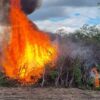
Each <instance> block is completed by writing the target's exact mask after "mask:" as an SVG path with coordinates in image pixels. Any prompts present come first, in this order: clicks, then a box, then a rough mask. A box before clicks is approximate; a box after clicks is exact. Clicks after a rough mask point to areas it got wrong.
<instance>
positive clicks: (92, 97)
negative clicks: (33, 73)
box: [0, 87, 100, 100]
mask: <svg viewBox="0 0 100 100" xmlns="http://www.w3.org/2000/svg"><path fill="white" fill-rule="evenodd" d="M0 100H100V91H89V90H80V89H74V88H70V89H67V88H60V89H59V88H26V87H23V88H4V87H1V88H0Z"/></svg>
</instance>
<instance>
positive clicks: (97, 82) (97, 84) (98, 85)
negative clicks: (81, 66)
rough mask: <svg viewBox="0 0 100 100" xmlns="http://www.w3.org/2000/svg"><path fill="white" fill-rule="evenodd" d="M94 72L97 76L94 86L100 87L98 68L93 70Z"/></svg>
mask: <svg viewBox="0 0 100 100" xmlns="http://www.w3.org/2000/svg"><path fill="white" fill-rule="evenodd" d="M92 72H93V73H94V74H95V81H94V84H95V87H100V83H99V73H98V71H97V68H95V67H94V68H92Z"/></svg>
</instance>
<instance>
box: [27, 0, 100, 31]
mask: <svg viewBox="0 0 100 100" xmlns="http://www.w3.org/2000/svg"><path fill="white" fill-rule="evenodd" d="M98 2H100V0H42V4H41V7H40V8H38V9H37V10H36V11H35V12H34V13H32V14H31V15H30V16H29V18H30V19H31V20H32V21H34V22H35V23H36V24H37V26H38V27H39V28H40V29H41V30H45V31H50V32H56V30H58V29H59V28H61V27H64V28H65V29H66V30H68V31H74V30H75V29H78V28H80V27H81V26H82V25H84V24H89V25H99V24H100V9H99V7H98V6H97V3H98Z"/></svg>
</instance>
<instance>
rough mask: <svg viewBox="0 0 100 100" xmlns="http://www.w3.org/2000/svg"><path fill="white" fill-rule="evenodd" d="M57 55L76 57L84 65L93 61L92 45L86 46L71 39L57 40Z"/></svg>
mask: <svg viewBox="0 0 100 100" xmlns="http://www.w3.org/2000/svg"><path fill="white" fill-rule="evenodd" d="M59 55H60V56H61V57H70V58H72V59H76V58H78V59H79V60H80V62H82V63H83V62H84V64H85V65H89V64H91V63H95V58H94V55H93V50H92V46H91V45H90V46H87V45H85V44H84V43H83V42H81V41H78V42H75V41H73V40H72V39H70V38H69V39H66V40H63V39H62V40H61V41H60V42H59Z"/></svg>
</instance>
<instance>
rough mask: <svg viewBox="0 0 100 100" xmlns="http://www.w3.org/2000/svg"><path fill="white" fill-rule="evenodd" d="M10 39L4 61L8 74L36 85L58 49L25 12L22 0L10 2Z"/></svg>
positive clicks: (23, 81) (5, 70)
mask: <svg viewBox="0 0 100 100" xmlns="http://www.w3.org/2000/svg"><path fill="white" fill-rule="evenodd" d="M10 21H11V37H10V41H9V44H8V46H7V48H6V50H5V60H4V62H3V67H4V72H5V74H6V75H7V76H8V77H10V78H13V79H17V80H19V81H20V82H22V83H35V82H37V81H38V79H39V78H40V77H41V75H42V74H43V70H44V68H45V64H47V63H50V62H52V61H53V60H54V59H55V58H56V47H55V46H53V45H52V43H51V41H50V39H49V37H48V36H47V35H46V34H45V33H43V32H41V31H39V30H38V29H37V27H36V26H35V25H33V24H32V23H31V22H30V21H29V20H28V18H27V16H26V15H25V14H24V13H23V11H22V10H21V7H20V0H11V9H10Z"/></svg>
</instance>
